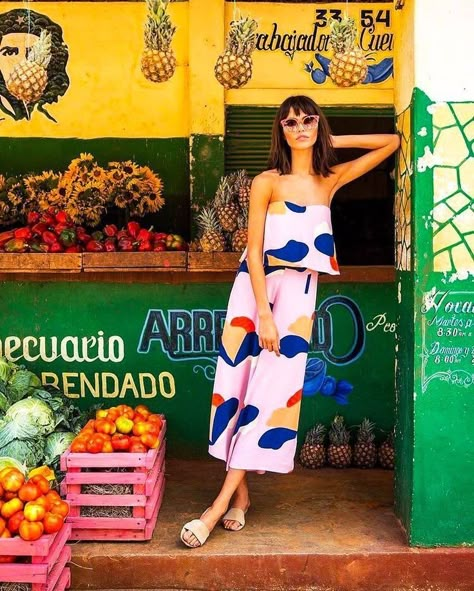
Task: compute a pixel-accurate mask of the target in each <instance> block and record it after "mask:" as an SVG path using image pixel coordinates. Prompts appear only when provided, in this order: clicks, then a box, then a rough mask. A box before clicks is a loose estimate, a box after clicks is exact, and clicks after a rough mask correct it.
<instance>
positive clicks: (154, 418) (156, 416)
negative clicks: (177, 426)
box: [148, 415, 163, 427]
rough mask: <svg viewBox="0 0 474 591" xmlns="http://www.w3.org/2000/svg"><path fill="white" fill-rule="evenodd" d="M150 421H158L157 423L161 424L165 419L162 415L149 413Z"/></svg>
mask: <svg viewBox="0 0 474 591" xmlns="http://www.w3.org/2000/svg"><path fill="white" fill-rule="evenodd" d="M148 422H149V423H156V424H157V425H160V427H161V425H162V424H163V419H162V418H161V416H160V415H149V416H148Z"/></svg>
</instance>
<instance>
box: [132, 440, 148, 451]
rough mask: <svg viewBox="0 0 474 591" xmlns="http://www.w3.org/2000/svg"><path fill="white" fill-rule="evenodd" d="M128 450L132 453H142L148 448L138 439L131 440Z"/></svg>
mask: <svg viewBox="0 0 474 591" xmlns="http://www.w3.org/2000/svg"><path fill="white" fill-rule="evenodd" d="M129 451H130V452H131V453H132V454H137V453H140V454H143V453H146V452H147V451H148V449H147V448H146V447H145V446H144V445H143V443H141V442H140V441H133V442H132V443H131V444H130V449H129Z"/></svg>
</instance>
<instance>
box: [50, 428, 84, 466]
mask: <svg viewBox="0 0 474 591" xmlns="http://www.w3.org/2000/svg"><path fill="white" fill-rule="evenodd" d="M75 436H76V434H75V433H71V432H70V431H55V432H54V433H51V435H48V437H47V438H46V446H45V448H44V463H45V464H46V465H48V466H51V465H52V464H54V463H55V462H56V460H57V459H58V457H59V456H60V455H61V454H62V453H64V452H65V451H66V450H67V448H68V447H69V446H70V445H71V443H72V440H73V439H74V437H75Z"/></svg>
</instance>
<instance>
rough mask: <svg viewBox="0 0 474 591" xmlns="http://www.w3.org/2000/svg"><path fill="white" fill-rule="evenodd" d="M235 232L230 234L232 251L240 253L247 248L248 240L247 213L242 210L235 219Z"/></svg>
mask: <svg viewBox="0 0 474 591" xmlns="http://www.w3.org/2000/svg"><path fill="white" fill-rule="evenodd" d="M237 226H238V228H237V230H236V231H235V232H234V233H233V234H232V250H233V251H234V252H242V251H243V250H244V248H245V247H246V246H247V240H248V230H247V226H248V212H247V210H245V209H244V210H243V211H242V213H241V214H240V215H239V217H238V218H237Z"/></svg>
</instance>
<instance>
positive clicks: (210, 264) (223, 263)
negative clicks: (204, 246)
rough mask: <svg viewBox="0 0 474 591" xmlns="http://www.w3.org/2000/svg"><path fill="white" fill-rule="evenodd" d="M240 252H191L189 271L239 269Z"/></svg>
mask: <svg viewBox="0 0 474 591" xmlns="http://www.w3.org/2000/svg"><path fill="white" fill-rule="evenodd" d="M240 255H241V253H240V252H189V253H188V270H189V271H237V268H238V266H239V258H240Z"/></svg>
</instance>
